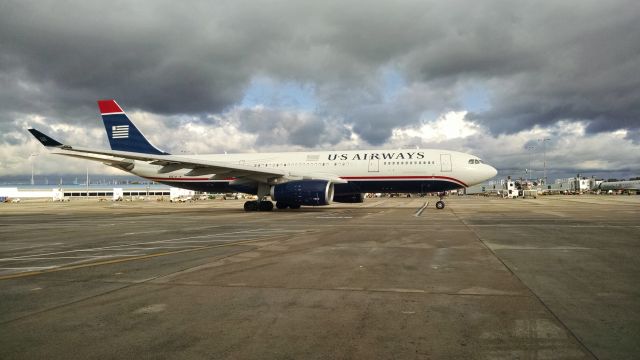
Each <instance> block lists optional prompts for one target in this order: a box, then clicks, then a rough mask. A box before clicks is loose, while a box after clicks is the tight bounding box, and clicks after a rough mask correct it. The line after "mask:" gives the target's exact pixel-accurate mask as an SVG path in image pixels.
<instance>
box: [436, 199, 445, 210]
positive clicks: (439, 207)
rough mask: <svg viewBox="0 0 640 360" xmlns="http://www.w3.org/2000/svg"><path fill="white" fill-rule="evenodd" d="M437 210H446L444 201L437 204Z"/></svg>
mask: <svg viewBox="0 0 640 360" xmlns="http://www.w3.org/2000/svg"><path fill="white" fill-rule="evenodd" d="M436 209H438V210H442V209H444V201H438V202H436Z"/></svg>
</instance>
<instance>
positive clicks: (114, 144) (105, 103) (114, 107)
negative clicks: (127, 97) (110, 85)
mask: <svg viewBox="0 0 640 360" xmlns="http://www.w3.org/2000/svg"><path fill="white" fill-rule="evenodd" d="M98 107H99V108H100V114H101V115H102V120H103V121H104V127H105V130H107V137H108V138H109V145H111V149H112V150H119V151H130V152H139V153H145V154H156V155H168V153H166V152H164V151H162V150H160V149H158V148H157V147H155V146H154V145H153V144H151V142H149V140H147V139H146V138H145V137H144V135H143V134H142V132H141V131H140V130H138V128H137V127H136V126H135V125H134V124H133V122H132V121H131V120H129V118H128V117H127V115H126V114H125V113H124V111H123V110H122V108H121V107H120V106H119V105H118V103H116V101H115V100H98Z"/></svg>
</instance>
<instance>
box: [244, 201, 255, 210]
mask: <svg viewBox="0 0 640 360" xmlns="http://www.w3.org/2000/svg"><path fill="white" fill-rule="evenodd" d="M256 210H258V202H257V201H246V202H245V203H244V211H256Z"/></svg>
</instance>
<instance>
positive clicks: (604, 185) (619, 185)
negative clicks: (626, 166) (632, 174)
mask: <svg viewBox="0 0 640 360" xmlns="http://www.w3.org/2000/svg"><path fill="white" fill-rule="evenodd" d="M598 189H599V190H602V191H613V190H622V191H627V192H629V191H635V192H640V180H627V181H605V182H601V183H600V184H599V185H598Z"/></svg>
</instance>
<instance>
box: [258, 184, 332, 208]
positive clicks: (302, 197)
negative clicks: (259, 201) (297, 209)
mask: <svg viewBox="0 0 640 360" xmlns="http://www.w3.org/2000/svg"><path fill="white" fill-rule="evenodd" d="M271 199H273V200H275V201H277V202H278V203H281V204H287V205H289V206H291V205H297V206H299V205H307V206H320V205H329V204H331V201H333V183H332V182H330V181H325V180H296V181H290V182H287V183H284V184H279V185H275V186H273V187H271Z"/></svg>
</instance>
